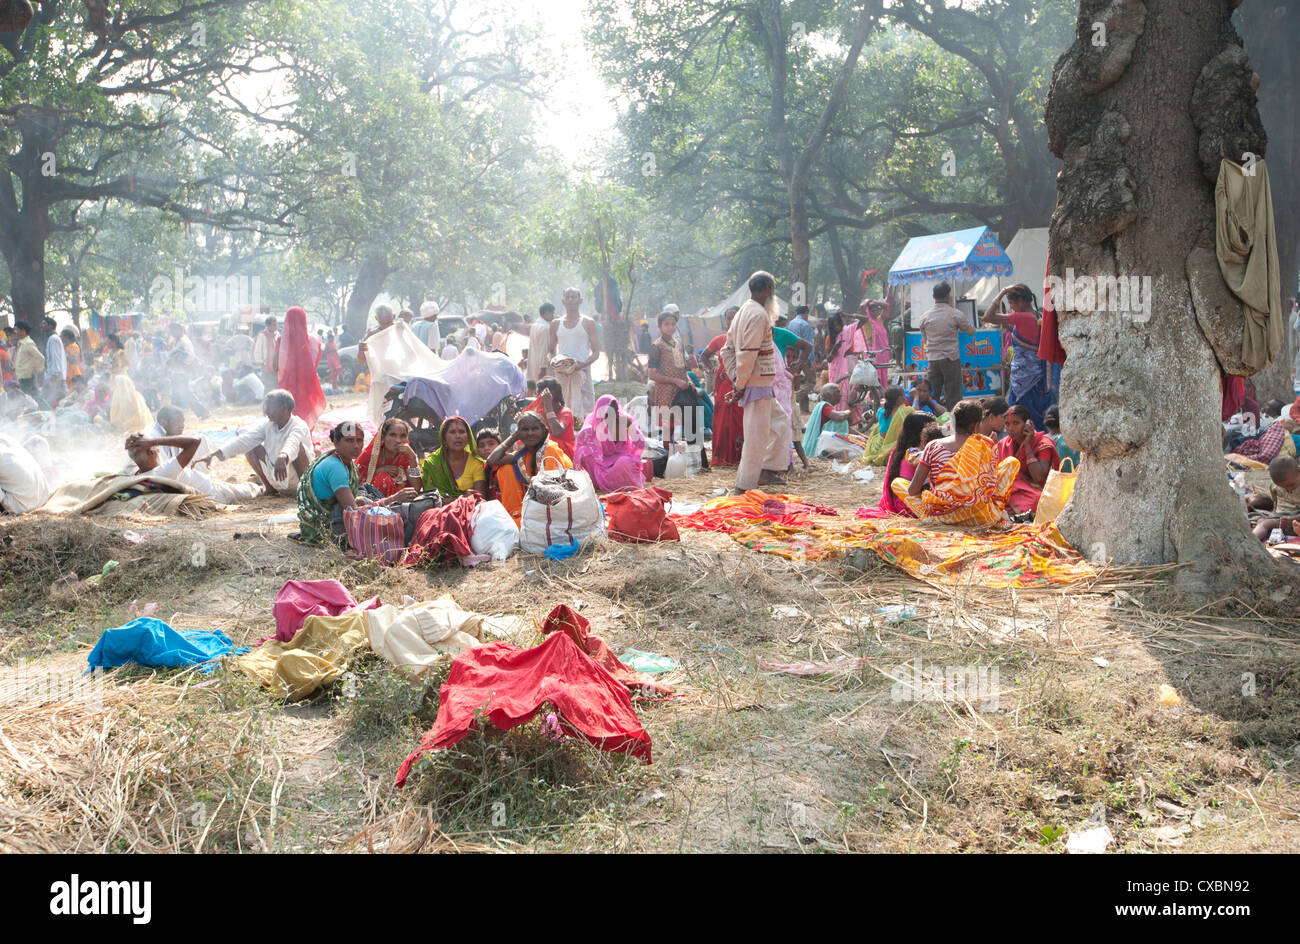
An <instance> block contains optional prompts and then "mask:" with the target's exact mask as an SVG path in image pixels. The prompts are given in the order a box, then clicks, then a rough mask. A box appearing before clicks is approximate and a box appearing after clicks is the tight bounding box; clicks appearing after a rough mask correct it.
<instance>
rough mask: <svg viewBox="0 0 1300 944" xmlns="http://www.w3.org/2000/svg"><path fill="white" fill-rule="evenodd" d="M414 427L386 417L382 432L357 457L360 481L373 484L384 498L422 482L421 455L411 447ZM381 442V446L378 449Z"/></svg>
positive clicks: (364, 483)
mask: <svg viewBox="0 0 1300 944" xmlns="http://www.w3.org/2000/svg"><path fill="white" fill-rule="evenodd" d="M410 439H411V428H410V427H409V426H408V425H407V424H406V423H405V422H404V421H403V420H399V419H398V418H397V417H395V416H393V417H389V418H388V419H386V420H384V423H383V425H382V426H380V427H379V432H377V433H376V434H375V435H374V438H372V439H371V440H370V442H369V443H368V444H367V445H366V448H365V449H364V450H363V451H362V453H361V455H360V456H358V457H357V469H358V470H359V471H360V473H361V484H363V485H373V486H374V487H375V488H377V489H379V491H380V493H381V494H382V495H384V496H385V497H387V496H389V495H394V494H396V493H397V492H399V491H401V490H402V489H404V488H406V487H407V486H408V485H409V486H418V485H419V484H420V471H419V469H417V468H416V465H417V463H418V462H419V457H418V456H416V454H415V450H414V449H412V448H411V443H410ZM376 444H378V448H376Z"/></svg>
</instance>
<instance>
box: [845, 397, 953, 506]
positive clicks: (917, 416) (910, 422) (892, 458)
mask: <svg viewBox="0 0 1300 944" xmlns="http://www.w3.org/2000/svg"><path fill="white" fill-rule="evenodd" d="M937 429H938V427H937V426H936V425H935V419H934V415H933V414H931V413H912V414H910V415H909V416H908V417H907V419H905V420H903V429H902V432H900V433H899V434H898V442H896V443H895V444H894V449H893V451H892V452H890V454H889V464H888V465H887V466H886V467H885V468H886V472H885V482H886V487H885V489H884V490H883V492H882V493H881V496H880V502H879V504H877V505H876V507H875V508H859V509H858V517H859V518H890V517H893V516H895V515H900V516H902V517H904V518H915V517H916V516H915V515H914V514H912V511H911V509H909V508H908V507H907V505H905V504H904V503H903V502H902V500H901V499H899V497H898V496H897V495H895V494H894V492H893V490H892V489H890V488H889V487H888V483H889V482H892V481H894V479H896V478H898V477H900V476H901V477H903V478H905V479H907V481H909V482H910V481H912V476H913V475H915V474H916V460H917V457H918V456H919V455H920V454H921V447H922V446H923V445H924V437H925V433H926V431H927V430H937ZM936 438H938V437H936Z"/></svg>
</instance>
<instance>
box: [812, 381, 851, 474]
mask: <svg viewBox="0 0 1300 944" xmlns="http://www.w3.org/2000/svg"><path fill="white" fill-rule="evenodd" d="M817 396H818V398H819V399H820V400H821V402H820V403H818V404H817V405H816V406H814V407H813V411H812V412H811V413H809V414H808V425H807V426H806V427H805V428H804V431H803V454H804V455H805V456H807V457H808V458H810V459H812V458H815V457H816V456H817V441H818V440H819V439H821V435H822V433H847V432H848V431H849V411H848V410H837V409H836V408H835V406H836V404H838V403H839V402H840V386H839V384H833V383H826V384H822V388H821V390H819V391H818V392H817Z"/></svg>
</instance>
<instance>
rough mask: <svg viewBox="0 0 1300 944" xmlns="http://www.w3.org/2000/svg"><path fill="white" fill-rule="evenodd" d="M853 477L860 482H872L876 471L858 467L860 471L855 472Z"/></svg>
mask: <svg viewBox="0 0 1300 944" xmlns="http://www.w3.org/2000/svg"><path fill="white" fill-rule="evenodd" d="M853 477H854V478H855V479H857V480H858V481H859V482H870V481H871V480H872V479H874V478H875V477H876V473H875V472H873V471H872V470H871V469H858V471H856V472H854V473H853Z"/></svg>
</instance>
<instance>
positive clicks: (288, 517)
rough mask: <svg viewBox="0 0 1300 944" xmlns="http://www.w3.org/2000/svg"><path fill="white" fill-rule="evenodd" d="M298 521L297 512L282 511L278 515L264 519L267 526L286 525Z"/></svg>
mask: <svg viewBox="0 0 1300 944" xmlns="http://www.w3.org/2000/svg"><path fill="white" fill-rule="evenodd" d="M297 520H298V512H296V511H282V512H280V513H279V514H278V515H272V516H271V517H269V518H267V519H266V523H267V524H288V523H289V522H291V521H297Z"/></svg>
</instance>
